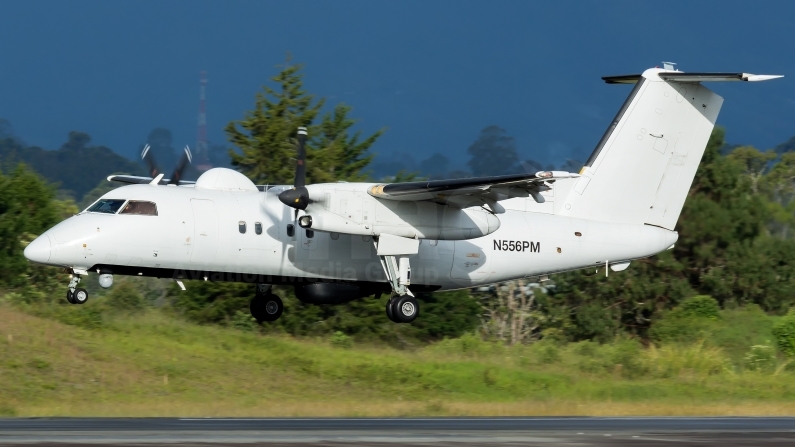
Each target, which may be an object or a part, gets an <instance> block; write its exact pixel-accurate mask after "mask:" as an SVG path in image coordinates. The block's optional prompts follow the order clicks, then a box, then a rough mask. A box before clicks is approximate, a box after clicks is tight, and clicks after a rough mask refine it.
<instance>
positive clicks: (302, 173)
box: [279, 127, 310, 210]
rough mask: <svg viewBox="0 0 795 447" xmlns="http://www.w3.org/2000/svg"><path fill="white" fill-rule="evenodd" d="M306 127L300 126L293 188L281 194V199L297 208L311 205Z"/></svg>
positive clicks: (303, 208) (300, 208) (302, 208)
mask: <svg viewBox="0 0 795 447" xmlns="http://www.w3.org/2000/svg"><path fill="white" fill-rule="evenodd" d="M306 136H307V133H306V127H299V128H298V160H297V164H296V167H295V183H294V184H293V189H288V190H286V191H283V192H282V193H281V194H279V200H280V201H281V202H282V203H283V204H285V205H287V206H289V207H290V208H295V209H296V210H305V209H306V207H307V206H308V205H309V202H310V200H309V191H307V189H306Z"/></svg>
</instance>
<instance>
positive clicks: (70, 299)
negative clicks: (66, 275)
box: [66, 289, 75, 304]
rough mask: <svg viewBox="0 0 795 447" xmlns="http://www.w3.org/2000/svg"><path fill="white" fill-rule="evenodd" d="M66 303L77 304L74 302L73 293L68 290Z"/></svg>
mask: <svg viewBox="0 0 795 447" xmlns="http://www.w3.org/2000/svg"><path fill="white" fill-rule="evenodd" d="M66 301H68V302H69V304H74V303H75V302H74V301H72V291H71V290H69V289H66Z"/></svg>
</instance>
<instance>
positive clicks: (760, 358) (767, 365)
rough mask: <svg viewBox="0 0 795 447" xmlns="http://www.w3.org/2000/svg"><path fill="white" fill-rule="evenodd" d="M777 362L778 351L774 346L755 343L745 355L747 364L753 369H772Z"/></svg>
mask: <svg viewBox="0 0 795 447" xmlns="http://www.w3.org/2000/svg"><path fill="white" fill-rule="evenodd" d="M775 364H776V352H775V350H774V349H773V347H772V346H768V345H754V346H751V350H750V351H748V354H746V355H745V365H746V366H747V367H748V369H750V370H752V371H770V370H771V369H772V368H773V367H774V366H775Z"/></svg>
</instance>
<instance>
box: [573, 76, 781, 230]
mask: <svg viewBox="0 0 795 447" xmlns="http://www.w3.org/2000/svg"><path fill="white" fill-rule="evenodd" d="M772 78H774V77H770V76H757V75H750V74H745V73H736V74H735V73H683V72H680V71H672V70H663V69H649V70H646V71H645V72H644V73H643V74H642V75H629V76H615V77H606V78H603V79H604V80H605V81H606V82H607V83H633V82H634V83H635V87H634V88H633V89H632V92H631V93H630V94H629V97H628V98H627V100H626V102H625V103H624V105H623V106H622V107H621V109H620V110H619V112H618V114H617V115H616V117H615V119H613V121H612V123H611V124H610V126H609V127H608V129H607V131H606V132H605V134H604V136H603V137H602V139H601V140H600V141H599V144H598V145H597V146H596V149H595V150H594V152H593V154H591V157H590V158H589V159H588V161H587V162H586V164H585V166H584V167H583V169H582V171H581V172H580V174H581V175H582V176H581V177H580V179H579V180H578V181H577V183H576V184H575V185H574V187H573V188H572V190H571V192H569V194H568V196H567V197H566V202H565V205H564V206H563V209H562V210H561V214H562V215H568V216H572V217H580V218H585V219H592V220H601V221H607V222H621V223H637V224H649V225H655V226H659V227H662V228H667V229H669V230H673V228H674V226H675V225H676V221H677V219H678V218H679V213H680V212H681V211H682V206H683V205H684V203H685V198H686V197H687V193H688V191H689V189H690V185H691V184H692V183H693V177H694V176H695V174H696V170H697V169H698V164H699V162H700V161H701V156H702V155H703V154H704V149H705V148H706V145H707V140H708V139H709V136H710V133H711V132H712V129H713V127H714V126H715V120H716V119H717V117H718V113H719V112H720V108H721V105H722V104H723V98H722V97H720V96H718V95H717V94H715V93H713V92H712V91H711V90H709V89H708V88H706V87H704V86H703V85H701V84H700V83H699V82H700V81H731V80H737V81H756V80H767V79H772Z"/></svg>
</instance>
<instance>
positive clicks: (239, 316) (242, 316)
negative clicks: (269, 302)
mask: <svg viewBox="0 0 795 447" xmlns="http://www.w3.org/2000/svg"><path fill="white" fill-rule="evenodd" d="M232 327H234V328H236V329H240V330H241V331H253V330H254V329H256V328H257V320H256V319H255V318H254V317H252V316H251V313H249V312H246V311H244V310H238V311H237V312H235V314H234V315H233V316H232Z"/></svg>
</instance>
